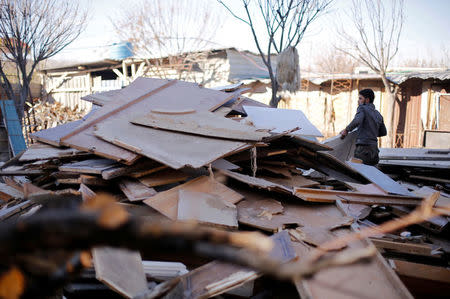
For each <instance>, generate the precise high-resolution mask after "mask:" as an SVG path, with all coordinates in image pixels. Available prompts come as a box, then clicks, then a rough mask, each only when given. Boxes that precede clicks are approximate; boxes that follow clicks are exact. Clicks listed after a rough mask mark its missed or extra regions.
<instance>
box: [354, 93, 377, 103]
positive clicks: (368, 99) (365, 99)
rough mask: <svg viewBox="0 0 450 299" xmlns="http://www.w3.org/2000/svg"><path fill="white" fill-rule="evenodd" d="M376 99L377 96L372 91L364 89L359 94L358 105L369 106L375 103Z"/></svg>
mask: <svg viewBox="0 0 450 299" xmlns="http://www.w3.org/2000/svg"><path fill="white" fill-rule="evenodd" d="M374 99H375V94H374V93H373V90H372V89H363V90H361V91H360V92H359V97H358V104H359V105H363V104H368V103H373V100H374Z"/></svg>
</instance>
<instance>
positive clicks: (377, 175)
mask: <svg viewBox="0 0 450 299" xmlns="http://www.w3.org/2000/svg"><path fill="white" fill-rule="evenodd" d="M346 163H347V165H349V166H350V167H351V168H353V169H354V170H356V171H358V172H359V173H360V174H361V175H362V176H364V177H365V178H366V179H368V180H369V181H371V182H372V183H374V184H376V185H377V186H379V187H380V188H381V189H383V190H384V191H386V192H388V193H392V194H400V195H405V196H414V194H413V193H411V192H409V191H408V189H406V188H405V187H404V186H402V185H400V184H399V183H397V182H396V181H394V180H393V179H391V178H390V177H389V176H387V175H386V174H384V173H383V172H381V171H380V170H378V168H376V167H374V166H370V165H365V164H359V163H353V162H346Z"/></svg>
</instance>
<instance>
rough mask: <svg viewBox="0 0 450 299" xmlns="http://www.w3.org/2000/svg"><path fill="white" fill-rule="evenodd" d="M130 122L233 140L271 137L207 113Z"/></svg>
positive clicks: (151, 116) (148, 117)
mask: <svg viewBox="0 0 450 299" xmlns="http://www.w3.org/2000/svg"><path fill="white" fill-rule="evenodd" d="M131 122H132V123H135V124H138V125H143V126H147V127H152V128H157V129H164V130H170V131H175V132H182V133H190V134H195V135H202V136H208V137H216V138H225V139H234V140H250V141H261V140H262V139H263V138H266V137H269V136H271V134H269V133H268V132H267V131H261V130H257V129H256V128H255V127H253V126H250V125H247V124H243V123H240V122H237V121H233V120H231V119H228V118H225V117H222V116H218V115H217V114H215V113H212V112H209V111H195V112H193V113H187V114H161V113H154V112H152V113H149V114H147V115H145V116H143V117H138V118H136V119H134V120H132V121H131Z"/></svg>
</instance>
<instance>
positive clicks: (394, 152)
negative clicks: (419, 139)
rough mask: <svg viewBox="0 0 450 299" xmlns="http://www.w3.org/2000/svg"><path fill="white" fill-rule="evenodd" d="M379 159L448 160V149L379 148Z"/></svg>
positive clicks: (449, 155) (449, 154)
mask: <svg viewBox="0 0 450 299" xmlns="http://www.w3.org/2000/svg"><path fill="white" fill-rule="evenodd" d="M379 156H380V160H436V161H438V160H440V161H450V150H448V149H442V150H441V149H429V148H380V154H379Z"/></svg>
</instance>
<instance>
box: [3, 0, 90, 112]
mask: <svg viewBox="0 0 450 299" xmlns="http://www.w3.org/2000/svg"><path fill="white" fill-rule="evenodd" d="M0 5H1V7H0V38H1V41H2V45H1V47H0V51H1V52H0V53H1V55H2V58H1V59H0V76H1V79H2V81H3V82H2V83H3V84H2V85H3V88H4V90H5V92H6V95H7V96H8V98H10V99H13V100H15V103H16V109H17V113H18V115H19V117H22V116H23V109H24V105H25V102H26V100H27V99H28V98H29V97H30V96H31V94H30V83H31V80H32V77H33V73H34V71H35V70H36V67H37V65H38V64H39V62H41V61H43V60H45V59H47V58H49V57H52V56H54V55H55V54H57V53H58V52H60V51H61V50H62V49H64V48H65V47H66V46H67V45H69V44H70V43H71V42H73V41H74V40H75V39H76V38H77V37H78V36H79V35H80V33H81V31H82V30H83V29H84V25H85V23H86V17H87V14H86V12H83V11H80V9H79V7H78V4H76V2H75V1H70V0H46V1H39V0H0ZM5 62H9V63H10V64H13V65H14V66H15V71H16V78H17V79H16V80H15V81H16V82H14V81H13V82H12V81H11V80H10V78H9V77H8V74H7V71H6V69H5ZM15 83H16V84H17V85H18V91H15V88H13V85H14V84H15Z"/></svg>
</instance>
